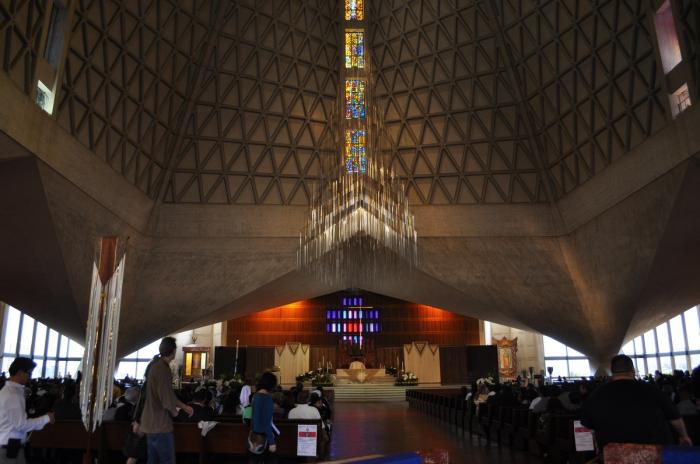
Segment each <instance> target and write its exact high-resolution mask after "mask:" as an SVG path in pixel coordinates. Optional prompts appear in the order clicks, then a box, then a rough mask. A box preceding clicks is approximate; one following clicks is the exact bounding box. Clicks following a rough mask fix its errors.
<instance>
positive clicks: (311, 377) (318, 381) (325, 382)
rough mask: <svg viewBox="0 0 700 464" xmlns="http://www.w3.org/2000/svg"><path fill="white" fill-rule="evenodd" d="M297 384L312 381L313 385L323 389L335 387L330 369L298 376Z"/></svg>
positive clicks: (319, 369)
mask: <svg viewBox="0 0 700 464" xmlns="http://www.w3.org/2000/svg"><path fill="white" fill-rule="evenodd" d="M296 379H297V382H308V381H311V384H312V385H315V386H319V385H320V386H322V387H332V386H333V376H332V375H331V373H330V371H328V369H322V368H320V367H319V368H318V369H316V370H314V371H309V372H305V373H303V374H301V375H297V377H296Z"/></svg>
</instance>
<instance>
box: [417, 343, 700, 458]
mask: <svg viewBox="0 0 700 464" xmlns="http://www.w3.org/2000/svg"><path fill="white" fill-rule="evenodd" d="M611 371H612V373H613V374H612V376H611V377H605V378H600V377H599V378H590V379H580V380H563V381H562V380H561V379H559V381H558V382H550V383H548V384H540V385H535V384H534V383H533V382H530V381H529V379H527V378H520V377H518V378H517V379H516V380H515V381H513V382H507V383H499V382H496V381H493V380H492V379H490V378H482V379H478V380H477V381H474V382H473V383H472V385H471V388H467V387H462V388H461V389H460V390H446V389H439V390H438V389H415V390H410V391H408V392H407V395H406V396H407V400H408V402H409V406H410V407H412V408H415V409H418V410H419V411H421V412H424V413H427V414H431V415H434V416H437V417H439V418H440V419H442V420H444V421H446V422H449V423H450V424H452V425H454V426H456V427H458V428H461V429H462V430H463V431H464V432H465V433H466V432H468V433H469V435H470V436H472V435H475V436H477V437H478V439H479V441H480V442H481V441H482V439H483V440H484V441H485V442H486V444H495V445H497V446H510V447H513V448H515V449H519V450H524V451H528V452H529V453H531V454H533V455H536V456H540V457H544V458H546V459H547V460H548V461H551V462H572V463H576V462H588V461H589V460H590V459H593V458H594V457H595V456H596V454H601V455H602V454H603V450H605V453H606V454H607V453H608V450H609V449H611V447H612V449H613V452H614V448H615V446H617V445H615V444H617V443H622V444H638V445H655V446H656V448H653V449H655V450H656V451H655V452H658V453H659V454H660V453H661V449H662V447H663V446H667V447H668V446H674V445H681V446H684V447H688V446H689V445H693V444H695V445H698V444H700V366H698V367H697V368H696V369H695V370H694V371H693V373H692V375H691V373H689V372H687V371H686V372H682V371H676V372H675V373H674V374H673V375H662V374H660V373H659V372H656V374H655V375H654V376H646V377H644V378H642V379H636V378H635V373H634V366H633V364H632V360H631V359H630V358H629V357H627V356H624V355H620V356H616V357H615V358H613V360H612V362H611ZM576 421H578V422H580V423H581V425H580V426H579V427H578V428H579V429H581V426H582V427H585V428H587V429H590V430H593V433H594V437H595V448H596V449H595V450H593V451H588V452H582V451H577V447H576V443H575V437H574V423H575V422H576ZM607 445H611V446H607ZM606 446H607V447H606ZM626 446H627V445H626ZM626 449H627V448H626ZM682 449H683V450H684V451H683V452H686V453H687V452H694V453H700V449H699V448H698V447H697V446H696V447H693V449H692V450H690V448H682ZM694 457H695V458H698V457H700V455H694ZM608 461H610V462H620V461H613V460H611V459H608V460H606V462H608ZM655 462H656V461H655ZM658 462H661V461H658ZM683 462H685V461H683Z"/></svg>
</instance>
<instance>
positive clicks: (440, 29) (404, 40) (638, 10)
mask: <svg viewBox="0 0 700 464" xmlns="http://www.w3.org/2000/svg"><path fill="white" fill-rule="evenodd" d="M194 5H195V4H192V3H187V2H181V1H177V0H163V1H156V0H146V1H144V2H137V3H136V2H119V1H116V0H106V1H103V2H98V1H83V2H78V3H77V6H76V9H75V14H74V15H73V22H72V24H71V35H70V40H69V43H68V54H67V58H66V61H65V65H64V72H63V79H62V88H61V89H60V92H59V97H58V100H57V105H56V110H55V113H56V118H57V120H58V122H59V123H60V124H61V125H62V126H63V127H64V128H65V129H66V130H68V131H70V132H71V133H72V134H73V135H74V136H75V137H76V138H77V139H78V140H79V141H81V142H82V143H83V144H84V145H85V146H87V147H89V148H90V149H91V150H92V151H93V152H94V153H95V154H96V155H98V156H99V157H100V158H102V159H104V161H105V162H107V163H109V164H110V165H111V166H112V167H113V168H114V169H115V170H117V171H118V172H120V173H122V174H123V175H124V176H125V177H126V178H127V179H128V180H129V181H130V182H132V183H134V184H135V185H137V186H138V187H139V188H140V189H142V190H143V191H144V192H146V193H147V194H148V195H149V196H151V197H152V198H154V199H157V200H159V201H161V200H162V201H165V202H176V203H181V202H182V203H189V202H192V203H231V204H235V203H255V204H303V203H305V202H308V197H309V193H310V192H312V190H313V184H314V183H315V182H316V181H317V179H318V169H319V160H320V157H321V153H322V148H327V147H328V146H329V144H328V140H330V139H329V137H330V135H331V133H330V130H329V121H331V120H332V119H333V118H334V115H335V111H336V108H337V104H338V98H339V95H340V84H341V83H340V82H339V79H340V76H341V74H340V66H341V65H342V60H341V59H340V58H341V56H340V54H341V52H342V37H343V36H342V26H341V21H340V17H341V10H342V2H341V1H339V0H333V1H327V0H307V1H288V0H279V1H265V2H256V1H252V0H249V1H241V2H222V1H220V0H204V1H203V2H198V3H196V7H195V6H194ZM367 5H368V18H369V21H368V23H367V28H368V31H367V32H368V33H367V37H366V42H367V43H366V45H367V50H368V51H369V55H370V63H371V67H372V80H373V84H374V85H373V91H374V97H375V102H376V104H377V106H378V109H379V112H380V115H381V117H382V119H383V126H384V128H383V131H382V140H381V149H382V152H383V154H384V156H385V157H386V158H387V159H388V160H389V162H390V164H391V166H392V167H393V168H394V169H395V170H396V172H397V174H398V175H399V176H400V177H401V178H402V179H404V181H405V185H406V191H407V192H408V193H409V194H410V197H411V201H412V202H414V203H415V202H418V203H421V204H433V203H435V204H445V203H446V204H458V203H467V204H469V203H541V202H551V201H556V200H557V199H559V198H561V197H562V196H563V195H566V194H567V193H569V192H571V191H572V190H573V189H575V188H576V187H577V186H579V185H581V184H582V183H584V182H586V181H587V180H588V179H591V178H592V177H593V176H595V175H597V174H598V173H600V172H601V171H602V170H603V169H605V168H606V167H607V166H609V165H610V164H611V163H614V162H616V161H617V160H618V159H620V158H621V157H622V156H624V155H625V154H626V153H628V152H630V151H631V150H632V149H633V148H635V147H636V146H638V145H639V144H640V143H642V142H643V141H644V140H646V139H647V138H648V137H649V136H651V135H652V134H654V133H655V132H657V131H658V130H659V129H660V128H661V127H663V126H664V125H665V124H667V122H668V120H669V116H668V115H667V114H666V110H665V106H664V103H663V99H664V98H665V95H664V94H663V92H662V79H661V77H662V74H661V70H660V65H659V63H658V62H657V58H656V52H655V50H654V47H655V44H654V39H653V34H652V31H650V27H651V21H650V18H649V14H650V13H649V12H650V11H651V10H650V8H649V6H648V5H647V2H644V1H643V0H624V1H615V0H604V1H600V2H580V1H576V0H565V1H559V0H544V1H534V0H503V1H496V0H475V1H471V2H454V1H450V0H438V1H432V0H431V1H428V0H415V1H411V2H408V1H400V0H385V1H368V2H367ZM679 8H680V10H679V11H681V13H682V14H681V16H682V18H686V19H687V17H689V16H690V15H692V14H694V11H695V10H694V9H695V6H694V2H689V1H687V0H685V1H679ZM45 14H46V12H45V6H44V2H41V1H38V0H34V1H25V2H10V4H9V6H8V5H5V4H2V5H0V32H2V34H3V37H5V38H7V39H8V43H7V46H6V47H4V48H3V49H2V50H1V51H0V54H2V55H3V58H4V63H5V71H6V72H7V73H9V74H10V75H11V76H12V77H13V79H14V80H15V82H16V83H17V84H18V85H20V86H22V87H24V88H25V92H26V93H28V94H30V95H31V91H32V89H30V88H29V87H27V85H29V84H27V83H28V82H29V83H31V81H32V74H31V73H32V72H33V71H32V70H34V69H35V68H36V65H35V61H36V57H37V54H38V47H39V45H40V43H39V41H40V37H41V34H42V31H41V29H42V24H43V23H44V22H45V21H44V20H43V18H44V16H45ZM679 34H681V35H682V36H683V37H684V38H685V43H687V44H689V45H688V47H689V48H688V51H689V53H690V58H689V60H690V62H694V61H693V60H695V58H696V55H697V51H696V50H695V49H694V48H693V47H694V45H693V44H696V43H697V40H696V39H697V36H698V33H697V31H696V30H695V29H694V27H693V23H692V22H689V21H687V20H683V19H682V20H681V21H680V25H679ZM695 68H696V67H693V66H691V72H695ZM27 73H29V74H27Z"/></svg>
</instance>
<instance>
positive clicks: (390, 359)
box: [377, 345, 403, 368]
mask: <svg viewBox="0 0 700 464" xmlns="http://www.w3.org/2000/svg"><path fill="white" fill-rule="evenodd" d="M397 358H398V364H397V361H396V360H397ZM402 362H403V345H401V346H383V347H379V348H377V364H378V365H381V366H384V367H397V368H398V367H401V363H402Z"/></svg>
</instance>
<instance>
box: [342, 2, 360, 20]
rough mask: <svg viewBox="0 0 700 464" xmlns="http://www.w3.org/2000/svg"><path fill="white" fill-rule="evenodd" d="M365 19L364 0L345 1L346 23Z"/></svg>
mask: <svg viewBox="0 0 700 464" xmlns="http://www.w3.org/2000/svg"><path fill="white" fill-rule="evenodd" d="M364 19H365V2H364V0H345V21H362V20H364Z"/></svg>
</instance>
